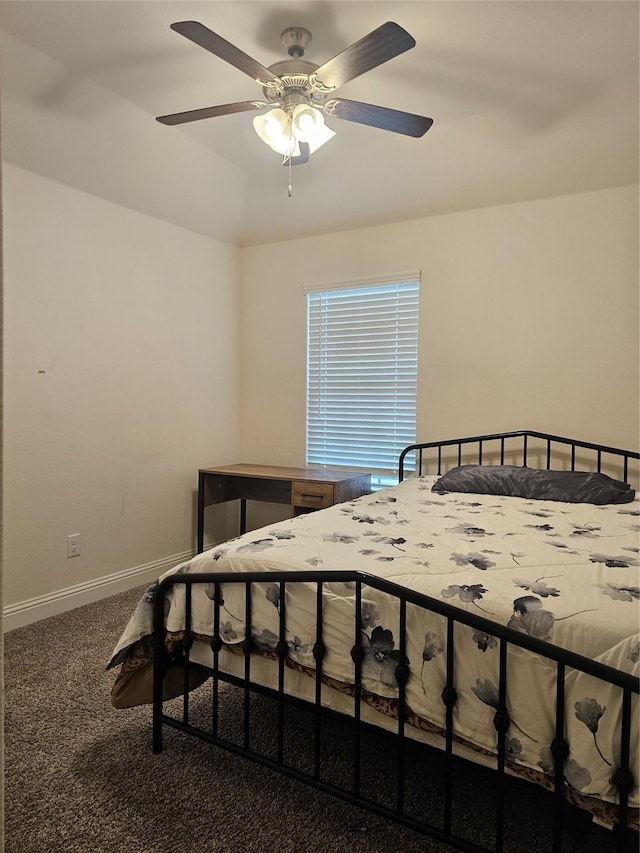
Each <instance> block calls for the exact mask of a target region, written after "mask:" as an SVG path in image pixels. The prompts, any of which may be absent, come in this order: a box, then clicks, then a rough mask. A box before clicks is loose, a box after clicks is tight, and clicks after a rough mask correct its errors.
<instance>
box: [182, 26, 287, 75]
mask: <svg viewBox="0 0 640 853" xmlns="http://www.w3.org/2000/svg"><path fill="white" fill-rule="evenodd" d="M171 29H172V30H175V31H176V32H177V33H180V35H181V36H184V37H185V38H188V39H191V41H192V42H195V43H196V44H197V45H200V47H203V48H204V49H205V50H208V51H210V52H211V53H213V54H214V55H215V56H219V57H220V59H224V61H225V62H228V63H229V64H230V65H233V66H234V67H235V68H237V69H238V70H239V71H242V72H244V73H245V74H248V75H249V77H251V78H252V79H253V80H255V81H256V82H257V83H261V84H262V85H265V84H266V83H279V82H280V78H279V77H276V75H275V74H273V73H272V72H271V71H269V69H268V68H265V67H264V65H261V64H260V63H259V62H257V61H256V60H255V59H252V58H251V57H250V56H248V55H247V54H246V53H243V52H242V51H241V50H240V49H239V48H237V47H235V46H234V45H232V44H231V42H228V41H226V39H223V38H222V36H219V35H218V34H217V33H214V32H213V31H212V30H210V29H209V28H208V27H205V26H204V24H200V23H198V21H178V22H177V23H176V24H171Z"/></svg>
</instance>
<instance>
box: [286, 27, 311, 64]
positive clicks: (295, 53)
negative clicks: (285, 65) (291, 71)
mask: <svg viewBox="0 0 640 853" xmlns="http://www.w3.org/2000/svg"><path fill="white" fill-rule="evenodd" d="M311 38H312V37H311V33H310V32H309V30H305V28H304V27H287V29H286V30H283V31H282V34H281V36H280V41H281V43H282V45H283V47H284V48H285V49H286V51H287V53H288V54H289V56H291V57H293V58H294V59H301V58H302V57H303V56H304V55H305V53H306V51H307V50H308V48H309V45H310V44H311Z"/></svg>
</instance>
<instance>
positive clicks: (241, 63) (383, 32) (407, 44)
mask: <svg viewBox="0 0 640 853" xmlns="http://www.w3.org/2000/svg"><path fill="white" fill-rule="evenodd" d="M171 29H172V30H175V31H176V32H177V33H179V34H180V35H182V36H185V38H188V39H190V40H191V41H193V42H195V44H197V45H200V47H203V48H205V50H208V51H210V52H211V53H213V54H214V55H215V56H218V57H219V58H220V59H223V60H224V61H225V62H228V63H229V64H230V65H233V66H234V67H235V68H237V69H238V70H239V71H242V72H243V73H244V74H247V75H248V76H249V77H251V78H252V79H253V80H255V81H256V82H257V83H258V84H259V85H261V86H262V91H263V94H264V98H265V100H262V101H259V100H256V101H239V102H237V103H233V104H220V105H218V106H214V107H204V108H202V109H197V110H188V111H186V112H181V113H173V114H171V115H165V116H158V118H157V121H159V122H161V123H162V124H166V125H176V124H184V123H185V122H190V121H199V120H200V119H206V118H214V117H215V116H222V115H230V114H232V113H240V112H249V111H255V110H263V109H265V108H266V107H270V109H269V111H268V112H267V113H266V114H262V115H259V116H256V117H255V118H254V120H253V125H254V128H255V130H256V133H257V134H258V136H259V137H260V138H261V139H262V140H263V142H265V143H266V144H267V145H269V146H270V147H271V148H272V149H273V150H274V151H277V152H278V153H279V154H281V155H282V156H283V164H284V165H289V167H290V166H291V165H299V164H301V163H306V162H308V160H309V154H310V153H313V152H314V151H315V150H317V149H318V148H319V147H320V145H323V144H324V143H325V142H327V141H328V140H329V139H331V138H332V137H333V136H334V135H335V133H334V131H332V130H330V129H329V128H328V127H327V126H326V124H325V121H324V116H328V117H330V118H338V119H344V120H346V121H353V122H358V123H359V124H365V125H369V126H371V127H377V128H381V129H382V130H388V131H391V132H392V133H401V134H404V135H405V136H412V137H416V138H417V137H420V136H423V135H424V134H425V133H426V132H427V130H429V128H430V127H431V125H432V124H433V119H430V118H426V117H424V116H419V115H414V114H413V113H406V112H401V111H400V110H393V109H389V108H387V107H380V106H375V105H374V104H365V103H362V102H360V101H349V100H346V99H345V98H339V97H335V96H334V93H335V91H336V89H338V88H339V87H340V86H342V85H344V84H345V83H348V82H349V81H350V80H353V79H355V78H356V77H359V76H360V75H361V74H364V73H365V72H366V71H371V70H372V69H373V68H376V67H377V66H378V65H382V63H383V62H387V61H388V60H389V59H393V57H395V56H398V55H399V54H401V53H404V52H405V51H407V50H410V49H411V48H412V47H414V46H415V43H416V42H415V39H414V38H413V37H412V36H411V35H409V33H408V32H407V31H406V30H404V29H403V28H402V27H401V26H399V25H398V24H395V23H393V22H392V21H388V22H387V23H385V24H382V25H381V26H380V27H378V28H377V29H375V30H373V32H371V33H369V34H368V35H366V36H364V38H361V39H360V40H359V41H357V42H355V43H354V44H352V45H351V46H350V47H347V48H346V49H345V50H343V51H342V52H341V53H339V54H337V55H336V56H334V57H333V59H330V60H329V61H328V62H325V63H324V64H323V65H320V66H318V65H315V64H314V63H313V62H309V61H308V60H306V59H303V58H302V57H303V56H304V55H305V52H306V50H307V48H308V47H309V45H310V43H311V39H312V36H311V33H310V32H309V30H306V29H304V28H303V27H289V28H288V29H286V30H284V32H283V33H282V35H281V42H282V44H283V46H284V47H285V48H286V50H287V53H288V54H289V56H290V59H285V60H282V61H280V62H276V63H275V64H274V65H271V66H269V68H266V67H265V66H264V65H261V64H260V63H259V62H257V61H256V60H255V59H252V58H251V57H250V56H248V55H247V54H246V53H244V52H243V51H241V50H240V49H239V48H237V47H235V46H234V45H232V44H231V43H230V42H228V41H226V39H224V38H222V36H219V35H218V34H217V33H214V32H213V31H212V30H210V29H208V27H205V26H204V25H203V24H200V23H198V22H197V21H180V22H178V23H175V24H171Z"/></svg>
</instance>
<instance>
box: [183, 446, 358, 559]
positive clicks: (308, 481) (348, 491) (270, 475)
mask: <svg viewBox="0 0 640 853" xmlns="http://www.w3.org/2000/svg"><path fill="white" fill-rule="evenodd" d="M370 491H371V475H370V474H365V473H363V472H362V471H345V470H327V469H324V468H283V467H280V466H277V465H250V464H245V463H239V464H237V465H223V466H221V467H218V468H200V469H199V471H198V543H197V548H198V553H201V552H202V550H203V547H204V508H205V507H206V506H210V505H211V504H216V503H223V502H224V501H233V500H239V501H240V532H241V533H244V532H245V531H246V523H247V514H246V513H247V508H246V501H247V500H253V501H268V502H269V503H281V504H289V506H290V507H291V514H292V515H294V516H297V515H302V514H303V513H305V512H312V511H313V510H316V509H325V508H326V507H329V506H333V505H334V504H337V503H342V502H343V501H350V500H353V499H354V498H359V497H360V496H361V495H366V494H369V492H370Z"/></svg>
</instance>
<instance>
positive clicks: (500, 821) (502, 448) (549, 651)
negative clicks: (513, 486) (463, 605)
mask: <svg viewBox="0 0 640 853" xmlns="http://www.w3.org/2000/svg"><path fill="white" fill-rule="evenodd" d="M513 439H517V440H519V441H520V442H521V447H520V448H519V449H518V450H517V452H519V453H520V456H521V459H522V464H525V465H526V463H527V461H528V459H529V458H530V456H531V455H532V452H535V453H539V452H540V451H539V448H535V450H534V449H532V447H531V441H530V440H534V441H540V442H541V443H542V445H541V446H542V451H541V452H542V453H543V455H544V456H545V458H546V467H547V468H549V467H550V464H551V460H552V458H554V454H553V453H552V446H554V447H555V446H557V445H559V446H560V447H561V448H562V450H563V451H568V454H569V455H568V460H569V461H568V465H569V466H570V470H575V465H576V456H577V453H578V452H580V453H582V452H583V451H590V452H591V451H593V452H595V454H596V467H597V470H598V471H600V470H601V468H602V466H603V457H604V456H612V457H614V458H615V459H616V460H618V461H621V462H622V468H623V472H624V478H625V479H627V475H628V473H629V461H630V460H639V459H640V453H636V452H633V451H625V450H620V449H617V448H611V447H607V446H604V445H598V444H592V443H587V442H581V441H577V440H573V439H565V438H561V437H558V436H552V435H548V434H546V433H538V432H532V431H520V432H512V433H498V434H495V435H484V436H474V437H469V438H461V439H452V440H447V441H441V442H429V443H424V444H416V445H412V446H411V447H410V448H406V449H405V450H404V451H403V452H402V454H401V456H400V460H399V476H400V479H402V478H403V476H404V471H405V469H406V467H407V455H408V454H410V453H415V454H417V462H416V465H415V470H416V472H418V473H421V472H423V471H424V470H425V467H426V466H427V463H428V459H427V458H426V457H428V456H429V455H430V454H432V452H435V463H436V464H437V469H438V470H437V473H441V468H442V464H443V459H444V458H445V457H446V452H448V449H450V448H452V447H453V448H457V459H454V460H453V464H460V463H461V462H462V461H464V462H466V461H468V458H467V455H466V451H467V450H468V449H469V446H470V445H473V444H476V445H477V446H478V452H477V455H476V457H475V458H476V459H477V461H478V462H479V463H481V462H482V460H483V455H484V458H487V455H495V454H498V456H499V458H500V460H501V462H500V464H505V459H506V458H510V457H511V455H512V453H513V450H512V448H510V447H509V445H510V444H511V442H512V440H513ZM495 442H497V444H498V447H497V449H495V448H494V447H493V444H494V443H495ZM488 445H489V448H490V449H489V450H488V449H487V447H488ZM463 448H464V451H465V453H463ZM443 450H445V453H443ZM268 580H269V583H270V584H273V583H275V584H278V585H279V590H280V617H279V620H280V621H279V626H280V629H279V638H278V644H277V647H276V654H277V663H276V666H277V688H269V687H265V686H263V685H261V684H258V683H257V682H255V681H252V660H255V657H254V653H255V652H256V650H257V647H256V645H255V641H254V639H253V638H252V636H251V628H250V626H251V610H252V605H251V601H252V595H251V590H252V588H253V585H254V584H259V583H264V582H265V574H264V573H262V572H249V573H243V574H242V575H241V576H239V575H237V574H233V573H207V574H197V575H190V574H175V575H173V576H169V577H167V578H166V579H165V580H164V581H162V583H161V584H160V586H159V589H158V592H157V595H156V598H155V602H154V638H153V649H154V669H153V751H154V752H156V753H158V752H160V751H161V750H162V748H163V727H164V726H168V727H170V728H173V729H177V730H179V731H181V732H184V733H187V734H190V735H192V736H194V737H196V738H199V739H201V740H204V741H207V742H209V743H211V744H214V745H215V746H219V747H221V748H223V749H226V750H229V751H231V752H233V753H236V754H238V755H242V756H244V757H246V758H249V759H251V760H253V761H255V762H257V763H258V764H261V765H263V766H265V767H268V768H270V769H272V770H275V771H277V772H278V773H280V774H284V775H285V776H288V777H290V778H293V779H296V780H298V781H301V782H304V783H306V784H307V785H311V786H313V787H315V788H316V789H319V790H321V791H324V792H326V793H329V794H332V795H334V796H337V797H339V798H341V799H343V800H346V801H347V802H348V803H351V804H353V805H357V806H360V807H363V808H365V809H368V810H369V811H371V812H374V813H376V814H378V815H381V816H383V817H385V818H388V819H391V820H393V821H396V822H398V823H400V824H403V825H405V826H408V827H410V828H411V829H414V830H416V831H418V832H420V833H423V834H425V835H428V836H431V837H433V838H435V839H437V840H439V841H442V842H444V843H448V844H450V845H452V846H453V847H454V848H455V849H457V850H461V851H471V853H489V851H490V850H491V848H488V847H485V846H482V845H481V844H479V843H478V842H477V840H473V839H469V838H464V837H460V836H459V835H457V834H456V833H455V832H454V829H453V822H452V813H453V807H454V802H455V793H456V792H455V786H454V784H453V779H454V766H455V765H456V763H457V762H460V761H463V759H460V758H459V757H457V756H456V755H455V754H454V728H453V713H454V708H455V705H456V701H457V693H456V672H455V660H454V658H455V654H454V651H455V636H454V635H455V626H456V624H462V625H467V626H470V627H471V628H474V629H476V630H480V631H483V632H485V633H487V634H489V635H490V636H492V637H494V638H495V639H496V640H497V642H498V643H499V651H500V664H499V667H500V675H499V688H498V690H499V699H498V707H497V708H496V711H495V715H494V719H493V724H494V727H495V729H496V732H497V763H496V767H495V769H493V770H489V771H487V772H491V773H493V774H494V778H495V779H496V800H495V826H494V831H495V847H494V848H493V850H494V851H495V853H501V851H503V849H504V843H505V786H506V785H507V782H508V778H509V777H508V766H507V752H506V737H507V732H508V730H509V726H510V724H511V721H510V718H509V714H508V711H507V695H508V693H507V684H508V666H507V660H508V652H509V647H510V646H516V647H519V648H522V649H526V650H528V651H530V652H532V653H534V654H536V655H539V656H541V657H543V658H545V659H546V660H548V661H551V662H552V665H555V668H556V696H555V737H554V739H553V742H552V744H551V752H552V755H553V760H554V764H555V773H554V785H553V794H552V797H553V807H552V811H553V817H552V845H553V846H552V850H553V851H554V853H558V851H561V850H562V843H563V842H562V834H563V826H564V821H565V819H566V816H567V814H568V811H569V810H570V809H572V808H574V807H573V806H571V805H570V804H569V803H568V802H567V801H566V798H565V796H564V789H565V783H564V764H565V761H566V760H567V758H568V756H569V744H568V743H567V740H566V738H565V726H564V718H565V674H566V672H567V670H569V669H574V670H578V671H580V672H583V673H586V674H587V675H590V676H593V677H595V678H597V679H601V680H602V681H604V682H606V683H607V684H611V685H614V686H615V687H617V688H619V690H620V691H621V696H622V720H621V732H620V737H621V748H620V757H619V764H618V767H617V768H615V770H614V771H613V772H612V777H611V781H612V784H614V785H615V787H616V788H617V790H618V792H619V810H618V822H617V824H616V826H615V828H614V830H613V833H614V836H615V849H616V851H618V853H624V851H629V850H631V849H635V848H637V834H636V833H635V832H633V831H632V830H630V829H628V815H629V805H628V803H629V794H630V792H631V791H632V790H633V789H634V787H635V786H636V784H637V782H636V780H635V778H634V775H633V772H632V770H631V766H630V749H631V717H632V701H633V696H634V695H635V696H637V695H638V694H639V693H640V679H638V678H636V677H635V676H632V675H630V674H628V673H624V672H621V671H618V670H616V669H613V668H611V667H608V666H604V665H602V664H601V663H598V662H595V661H593V660H591V659H589V658H586V657H584V656H582V655H578V654H575V653H573V652H570V651H567V650H565V649H562V648H559V647H557V646H554V645H552V644H550V643H547V642H544V641H541V640H539V639H537V638H535V637H531V636H529V635H527V634H523V633H520V632H516V631H514V630H512V629H510V628H507V627H505V626H503V625H500V624H498V623H495V622H492V621H491V620H489V619H486V618H484V617H482V616H478V615H476V614H475V613H468V612H465V611H463V610H460V609H458V608H456V607H454V606H452V605H450V604H447V603H446V602H444V601H441V600H437V599H433V598H431V597H429V596H426V595H422V594H420V593H417V592H413V591H411V590H408V589H405V588H404V587H401V586H399V585H397V584H395V583H392V582H390V581H387V580H385V579H382V578H378V577H375V576H373V575H369V574H367V573H364V572H361V571H341V572H334V571H316V572H314V571H309V572H307V571H283V572H269V573H268ZM329 582H331V583H336V582H338V583H340V582H344V583H349V584H353V587H354V589H355V608H354V644H353V647H352V649H351V657H352V660H353V664H354V690H353V697H352V701H353V708H352V712H351V716H349V717H347V718H346V719H348V720H349V722H350V724H351V737H352V765H351V784H350V786H346V787H345V786H343V785H338V784H336V783H334V782H331V781H329V780H327V779H323V778H322V772H321V738H322V731H323V727H324V725H325V723H326V721H327V711H326V709H325V708H324V707H323V705H322V688H323V658H324V656H325V654H326V645H325V639H324V635H325V632H324V624H323V606H324V599H323V586H324V584H325V583H329ZM297 583H305V584H312V585H315V592H316V636H315V643H314V646H313V656H314V659H315V701H314V702H313V703H311V705H309V703H304V704H305V705H306V706H307V707H311V709H312V711H313V717H314V726H313V762H312V763H313V769H312V770H311V771H309V772H307V771H305V770H302V769H300V768H297V767H294V766H292V765H290V764H288V763H287V762H286V760H285V757H284V753H285V742H286V727H285V713H284V712H285V705H286V704H287V703H289V702H292V701H293V702H294V703H298V702H302V700H294V699H292V697H290V696H288V695H287V693H286V691H285V671H286V666H287V656H288V654H289V646H288V644H287V641H286V589H287V587H289V586H290V585H295V584H297ZM176 584H184V586H185V626H184V629H185V638H184V641H183V643H182V649H181V656H182V666H183V673H184V690H183V695H182V700H181V710H182V713H181V715H180V716H179V717H175V716H171V715H169V714H166V713H164V702H163V678H164V675H165V672H166V668H167V666H168V655H167V652H166V646H165V628H164V597H165V594H166V593H167V592H168V591H169V590H170V589H171V587H172V586H174V585H176ZM196 584H207V585H209V584H212V585H213V586H214V590H215V594H214V598H213V600H212V602H211V606H212V608H213V626H214V635H213V637H212V639H211V642H210V646H211V651H212V655H213V665H212V667H211V668H210V674H211V677H212V680H213V685H212V705H211V711H210V715H209V724H208V728H206V729H205V728H203V727H202V726H200V725H195V724H193V722H192V721H191V720H190V713H189V711H190V704H189V666H190V649H191V647H192V644H193V639H192V637H191V634H190V624H191V600H192V599H191V596H192V588H193V586H194V585H196ZM228 584H239V585H243V586H244V587H245V590H246V596H245V601H246V608H245V636H244V639H243V641H242V643H241V649H242V654H243V656H244V661H243V667H244V674H243V677H241V678H240V677H237V676H234V675H231V674H229V673H227V672H224V671H222V669H221V666H220V661H219V658H220V653H221V651H222V649H223V646H224V643H223V639H222V636H221V630H220V629H221V624H220V608H221V606H222V605H223V603H224V602H223V599H222V587H223V585H228ZM367 587H370V588H373V589H377V590H380V591H381V592H383V593H385V594H387V595H388V596H390V597H391V598H393V599H395V600H397V602H398V609H399V627H400V630H399V663H398V665H397V667H396V671H395V677H396V681H397V684H398V714H397V721H396V723H397V725H396V731H395V733H390V734H391V737H392V738H393V740H394V743H395V749H396V756H397V761H396V767H397V774H396V780H395V798H394V799H395V804H394V805H393V806H389V805H385V804H382V803H380V802H377V801H374V800H372V799H370V798H368V797H367V796H365V794H364V793H363V791H362V781H361V780H362V766H361V753H362V737H363V733H364V731H365V730H367V729H370V728H371V724H370V723H367V722H365V721H364V720H363V719H362V706H363V698H362V690H361V686H362V675H361V670H362V662H363V659H364V650H363V646H362V644H361V636H362V627H363V626H362V621H361V601H362V595H363V588H367ZM408 605H411V606H417V607H420V608H424V609H426V610H429V611H431V612H433V613H436V614H439V615H440V616H442V617H444V619H446V624H447V644H446V648H445V654H446V684H445V687H444V689H443V690H442V694H441V698H442V702H443V704H444V707H445V720H446V722H445V734H444V747H443V750H439V751H438V752H439V754H440V755H442V756H444V762H445V764H444V766H445V770H444V791H443V801H444V808H443V814H442V819H441V821H440V822H439V823H438V824H437V825H436V824H433V823H429V822H425V821H423V820H419V819H417V818H416V817H415V816H413V815H411V814H410V813H408V812H407V810H406V808H405V805H406V804H405V776H404V774H405V759H406V756H407V754H408V750H409V748H413V746H414V745H415V743H416V741H415V740H414V738H412V737H411V735H410V734H408V733H407V729H408V728H410V724H408V723H407V722H406V719H405V717H406V712H407V704H406V684H407V681H408V679H409V678H410V677H411V671H410V667H409V662H408V659H407V656H406V644H407V637H406V616H407V606H408ZM172 661H175V655H174V656H173V657H172ZM220 682H223V683H227V684H231V685H234V686H236V687H238V688H241V690H242V692H243V696H244V701H243V709H242V732H243V734H242V738H241V741H242V742H241V743H238V742H236V741H235V740H231V739H229V738H226V737H223V736H222V735H221V734H220V732H219V730H218V720H219V709H218V705H219V686H220ZM325 689H326V688H325ZM254 693H257V694H266V695H269V696H271V697H273V698H274V699H275V702H276V705H277V738H276V740H277V742H276V757H275V758H274V757H271V756H269V755H266V754H264V753H262V752H259V751H256V750H254V749H252V746H251V737H250V731H251V722H250V721H251V701H250V700H251V697H252V694H254ZM332 713H335V712H332ZM387 734H389V733H387ZM421 746H422V745H421ZM425 748H426V749H433V747H425Z"/></svg>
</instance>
